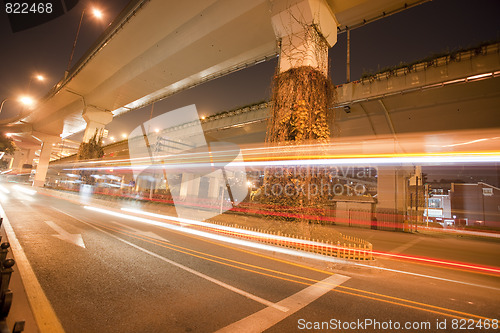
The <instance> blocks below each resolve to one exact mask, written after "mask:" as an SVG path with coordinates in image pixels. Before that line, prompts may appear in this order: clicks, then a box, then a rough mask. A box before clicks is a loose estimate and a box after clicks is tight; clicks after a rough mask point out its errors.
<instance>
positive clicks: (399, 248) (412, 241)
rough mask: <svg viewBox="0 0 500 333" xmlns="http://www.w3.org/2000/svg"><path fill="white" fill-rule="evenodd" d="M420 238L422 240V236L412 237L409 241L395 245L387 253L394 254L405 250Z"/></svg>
mask: <svg viewBox="0 0 500 333" xmlns="http://www.w3.org/2000/svg"><path fill="white" fill-rule="evenodd" d="M421 240H422V237H418V238H414V239H412V240H411V241H409V242H408V243H405V244H403V245H400V246H398V247H396V248H395V249H392V250H390V251H389V252H388V253H394V254H397V253H401V252H403V251H404V250H407V249H409V248H410V247H412V246H413V245H415V244H417V243H418V242H420V241H421Z"/></svg>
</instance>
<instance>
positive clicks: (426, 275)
mask: <svg viewBox="0 0 500 333" xmlns="http://www.w3.org/2000/svg"><path fill="white" fill-rule="evenodd" d="M23 189H24V190H23ZM26 190H32V188H30V187H24V186H21V187H19V185H13V184H2V192H0V203H1V206H2V207H3V210H4V212H1V213H2V215H3V216H6V217H7V220H6V221H4V228H6V231H7V234H8V236H9V241H10V242H11V244H12V246H13V248H14V249H13V250H14V255H15V256H16V258H15V259H16V261H17V263H18V265H16V267H17V269H19V270H20V271H21V274H22V275H23V281H24V283H25V287H26V291H27V294H28V297H29V298H30V301H31V302H32V307H33V312H34V315H35V317H36V318H37V322H38V323H39V325H40V331H43V332H58V331H63V330H64V331H66V332H148V333H151V332H217V331H219V332H262V331H266V332H308V331H310V332H313V331H315V332H317V331H320V332H400V331H409V332H453V331H456V332H497V331H498V319H500V268H499V267H500V262H499V260H500V259H499V258H500V256H499V254H500V242H498V241H494V240H493V241H492V240H476V239H457V238H456V237H444V236H443V237H432V236H427V235H423V236H415V235H405V234H401V233H390V232H383V231H366V232H370V234H367V235H365V236H366V237H367V238H370V239H369V240H370V241H371V242H372V243H373V244H374V250H379V251H386V252H388V253H392V254H399V255H402V256H404V255H411V256H418V257H427V258H436V259H438V260H436V262H430V261H428V260H427V261H418V260H406V259H405V258H402V257H395V258H391V257H387V256H382V257H377V259H376V260H374V261H371V262H356V263H354V264H353V263H346V262H334V261H333V262H332V261H330V262H326V261H320V260H313V259H306V258H303V257H300V256H294V255H284V254H279V253H276V252H273V251H266V250H263V249H252V248H247V247H245V246H242V245H236V244H231V243H228V242H225V241H221V240H217V239H211V238H206V237H203V236H202V235H194V234H190V233H187V232H184V230H183V229H188V228H177V229H171V228H169V227H167V225H176V224H175V223H174V222H172V221H170V222H169V221H168V220H165V219H159V218H152V217H145V216H140V215H134V214H132V213H128V212H124V211H120V210H118V209H115V208H112V207H106V206H101V207H100V208H99V207H97V208H98V210H94V209H92V207H90V208H89V207H85V205H84V204H80V203H77V202H73V201H68V200H65V199H61V198H55V197H51V196H47V195H43V194H41V193H34V192H31V193H30V192H29V191H26ZM113 214H114V215H113ZM124 214H126V216H125V215H124ZM132 215H134V216H133V217H131V218H130V216H132ZM235 218H238V217H235ZM165 223H167V224H165ZM9 230H10V234H9ZM353 230H354V231H356V229H353ZM343 232H345V233H348V231H343ZM13 238H16V239H17V240H16V239H13ZM16 242H17V243H18V245H19V247H18V248H16ZM378 244H380V245H379V248H377V246H378ZM23 258H25V260H24V261H23ZM448 263H450V264H448ZM457 263H458V265H457ZM484 267H486V269H484ZM30 270H31V271H30ZM30 272H31V273H30ZM495 323H496V324H495ZM59 325H60V326H59Z"/></svg>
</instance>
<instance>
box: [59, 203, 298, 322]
mask: <svg viewBox="0 0 500 333" xmlns="http://www.w3.org/2000/svg"><path fill="white" fill-rule="evenodd" d="M60 212H61V213H64V214H66V215H68V216H70V217H72V218H73V219H75V220H77V221H79V222H81V223H83V224H86V225H87V226H89V227H91V228H94V229H96V230H98V231H100V232H102V233H105V234H107V235H108V236H110V237H113V238H115V239H116V240H119V241H120V242H123V243H125V244H127V245H130V246H132V247H134V248H136V249H137V250H139V251H142V252H144V253H146V254H149V255H151V256H153V257H155V258H157V259H160V260H162V261H164V262H166V263H169V264H171V265H173V266H176V267H178V268H180V269H182V270H185V271H187V272H189V273H191V274H194V275H196V276H198V277H201V278H202V279H205V280H207V281H210V282H212V283H215V284H217V285H218V286H220V287H223V288H226V289H228V290H230V291H232V292H235V293H237V294H240V295H242V296H245V297H246V298H249V299H251V300H254V301H256V302H258V303H261V304H264V305H266V306H268V307H272V308H275V309H277V310H279V311H281V312H287V311H288V308H286V307H284V306H281V305H277V304H275V303H273V302H271V301H268V300H266V299H263V298H261V297H259V296H256V295H253V294H251V293H248V292H246V291H244V290H241V289H239V288H236V287H233V286H231V285H229V284H227V283H224V282H222V281H220V280H217V279H215V278H212V277H210V276H208V275H205V274H203V273H200V272H198V271H196V270H194V269H192V268H189V267H187V266H184V265H182V264H179V263H177V262H175V261H172V260H170V259H167V258H165V257H163V256H161V255H159V254H157V253H154V252H151V251H149V250H146V249H145V248H142V247H140V246H138V245H136V244H134V243H131V242H129V241H126V240H124V239H122V238H120V237H118V236H116V235H114V234H112V233H110V232H108V231H106V230H103V229H101V228H99V227H97V226H95V225H93V224H91V223H88V222H85V221H83V220H80V219H79V218H77V217H75V216H73V215H71V214H68V213H65V212H63V211H60Z"/></svg>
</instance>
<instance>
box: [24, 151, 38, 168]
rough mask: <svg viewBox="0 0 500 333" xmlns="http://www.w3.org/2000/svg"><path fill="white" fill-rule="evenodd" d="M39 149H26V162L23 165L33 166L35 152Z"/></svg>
mask: <svg viewBox="0 0 500 333" xmlns="http://www.w3.org/2000/svg"><path fill="white" fill-rule="evenodd" d="M38 149H39V148H31V149H27V150H26V160H25V162H24V164H31V165H32V166H33V164H34V163H33V160H34V159H35V157H36V154H35V153H36V151H37V150H38Z"/></svg>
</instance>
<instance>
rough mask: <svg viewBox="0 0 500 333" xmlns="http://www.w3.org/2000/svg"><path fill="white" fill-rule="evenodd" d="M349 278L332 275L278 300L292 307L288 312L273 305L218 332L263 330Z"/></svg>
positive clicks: (249, 332)
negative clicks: (281, 310)
mask: <svg viewBox="0 0 500 333" xmlns="http://www.w3.org/2000/svg"><path fill="white" fill-rule="evenodd" d="M349 279H350V277H348V276H344V275H339V274H336V275H332V276H330V277H328V278H326V279H324V280H322V281H320V282H318V283H316V284H313V285H311V286H309V287H307V288H305V289H303V290H301V291H299V292H298V293H296V294H294V295H292V296H290V297H288V298H285V299H284V300H282V301H280V302H278V303H277V304H278V305H281V306H284V307H287V308H288V309H290V310H289V311H287V312H286V313H283V312H279V311H276V309H275V308H272V307H267V308H265V309H262V310H260V311H258V312H256V313H254V314H252V315H250V316H248V317H246V318H243V319H241V320H239V321H237V322H235V323H233V324H231V325H228V326H226V327H224V328H222V329H220V330H218V331H217V333H232V332H238V333H253V332H255V333H257V332H263V331H265V330H267V329H268V328H270V327H272V326H274V325H276V324H277V323H279V322H280V321H282V320H283V319H285V318H286V317H288V316H290V315H292V314H294V313H295V312H297V311H299V310H300V309H302V308H304V307H306V306H307V305H309V304H310V303H312V302H314V301H315V300H316V299H318V298H320V297H321V296H323V295H325V294H326V293H327V292H329V291H330V290H332V289H334V288H335V287H337V286H339V285H340V284H342V283H344V282H346V281H347V280H349Z"/></svg>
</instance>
